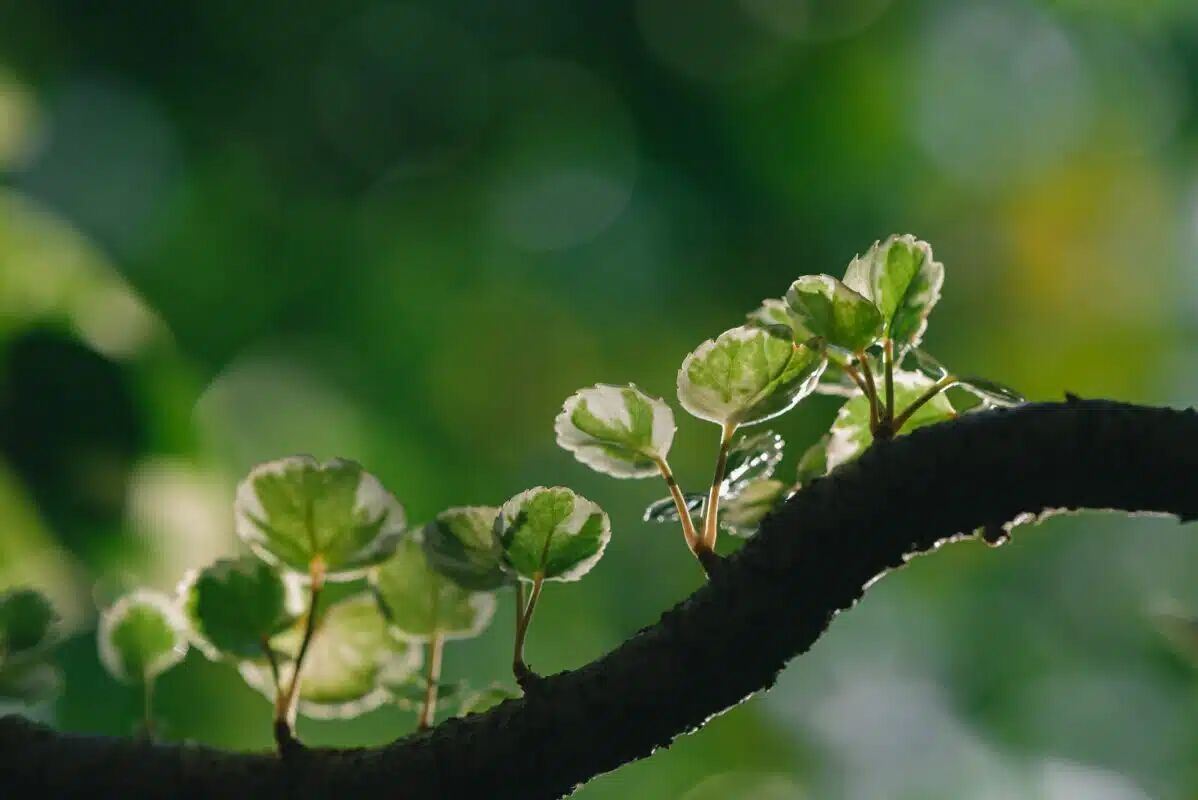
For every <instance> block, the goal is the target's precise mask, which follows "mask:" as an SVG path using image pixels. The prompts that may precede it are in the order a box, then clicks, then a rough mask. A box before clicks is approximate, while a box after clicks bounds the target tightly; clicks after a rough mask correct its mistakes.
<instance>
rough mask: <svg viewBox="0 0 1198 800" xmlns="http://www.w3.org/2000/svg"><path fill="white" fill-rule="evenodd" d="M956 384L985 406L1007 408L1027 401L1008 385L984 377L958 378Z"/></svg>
mask: <svg viewBox="0 0 1198 800" xmlns="http://www.w3.org/2000/svg"><path fill="white" fill-rule="evenodd" d="M956 385H957V386H959V387H961V388H962V389H964V390H965V391H967V392H969V393H970V394H972V395H973V396H975V397H977V398H978V399H979V400H981V401H982V402H983V403H984V404H985V405H987V406H991V407H994V406H997V407H998V408H1007V407H1010V406H1017V405H1019V404H1020V403H1025V402H1027V398H1026V397H1024V396H1023V395H1021V394H1020V393H1019V392H1017V391H1015V390H1014V389H1012V388H1011V387H1009V386H1004V385H1003V384H1001V383H998V382H997V381H991V380H986V379H985V378H959V379H958V380H957V382H956Z"/></svg>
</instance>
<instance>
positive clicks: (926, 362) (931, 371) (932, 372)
mask: <svg viewBox="0 0 1198 800" xmlns="http://www.w3.org/2000/svg"><path fill="white" fill-rule="evenodd" d="M911 357H912V359H913V360H914V361H915V369H916V371H917V372H920V373H923V374H924V375H925V376H927V377H929V378H931V379H932V380H934V381H938V380H940V379H942V378H947V377H948V367H946V366H944V365H943V364H941V363H940V362H939V361H937V360H936V358H935V357H934V356H933V355H932V354H931V353H929V352H928V351H926V350H920V349H919V348H918V347H915V348H912V350H911Z"/></svg>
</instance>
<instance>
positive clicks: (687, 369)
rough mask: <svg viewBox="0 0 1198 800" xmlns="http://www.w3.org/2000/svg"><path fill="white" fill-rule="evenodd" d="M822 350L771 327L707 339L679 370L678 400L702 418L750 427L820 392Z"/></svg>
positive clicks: (823, 363) (734, 330)
mask: <svg viewBox="0 0 1198 800" xmlns="http://www.w3.org/2000/svg"><path fill="white" fill-rule="evenodd" d="M827 363H828V361H827V358H826V357H825V355H824V352H823V350H822V349H820V348H817V347H813V346H810V345H807V344H799V343H796V342H794V341H793V340H791V339H789V338H786V337H783V336H779V335H778V333H777V332H776V331H774V330H772V329H763V328H752V327H744V326H742V327H739V328H732V329H731V330H727V331H724V332H723V333H721V334H720V335H719V336H718V337H716V338H715V339H708V340H707V341H706V342H704V343H703V344H701V345H699V347H698V348H697V349H696V350H695V351H694V352H692V353H691V354H690V355H688V356H687V357H686V359H685V360H684V361H683V362H682V368H681V369H680V370H678V399H679V401H681V403H682V407H683V408H685V409H686V410H687V411H689V412H690V413H691V414H693V415H695V416H696V417H698V418H699V419H705V420H708V421H710V422H715V423H717V424H720V425H751V424H753V423H756V422H763V421H765V420H767V419H771V418H773V417H776V416H778V415H779V414H782V413H785V412H786V411H789V410H790V409H791V408H793V407H794V406H795V404H796V403H798V402H799V401H800V400H802V399H803V398H804V397H806V396H807V395H809V394H811V392H812V391H813V390H814V389H815V385H816V383H818V382H819V378H820V375H821V374H822V373H823V371H824V367H825V366H827Z"/></svg>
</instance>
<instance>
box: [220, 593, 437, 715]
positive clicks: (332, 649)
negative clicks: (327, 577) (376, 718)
mask: <svg viewBox="0 0 1198 800" xmlns="http://www.w3.org/2000/svg"><path fill="white" fill-rule="evenodd" d="M302 638H303V623H302V622H299V623H297V624H296V625H294V626H293V627H291V628H290V629H288V630H287V631H286V632H284V633H282V634H280V635H279V636H276V637H275V638H274V639H273V640H271V646H272V648H273V649H274V650H275V651H276V652H277V653H279V654H280V655H281V656H282V657H283V658H284V659H285V660H284V661H283V663H281V664H280V665H279V675H280V678H281V680H282V681H283V683H284V685H287V684H288V683H289V682H290V681H291V676H292V674H293V673H294V670H295V661H294V659H295V655H296V653H297V652H298V650H299V647H300V643H301V640H302ZM422 661H423V657H422V652H421V648H420V647H419V646H417V645H414V644H412V643H410V642H405V641H403V640H402V639H401V638H400V637H399V636H397V635H396V634H395V632H394V631H393V629H392V628H391V625H390V624H389V622H388V620H387V618H386V617H385V616H384V615H383V612H382V610H381V609H380V608H379V604H378V602H377V601H376V600H375V597H374V595H373V594H372V593H370V592H361V593H359V594H356V595H352V596H351V597H348V598H346V599H344V600H341V601H339V602H336V603H334V604H333V605H331V606H329V607H328V608H327V609H326V610H325V611H324V613H323V614H322V615H321V616H320V621H319V623H318V624H317V627H316V632H315V633H314V634H313V636H312V641H311V643H310V644H309V645H308V652H307V655H305V656H304V666H303V674H302V675H301V676H300V685H299V702H298V704H297V707H298V709H299V712H300V713H301V714H303V715H305V716H307V717H312V718H314V719H345V718H349V717H356V716H358V715H360V714H364V713H366V712H367V711H372V710H374V709H376V708H378V707H379V706H381V705H383V704H384V703H386V702H387V701H388V699H390V697H391V694H390V692H389V691H388V689H387V686H391V685H397V684H400V683H402V682H403V681H405V680H407V679H408V678H410V677H411V676H412V675H414V674H415V673H416V671H417V670H418V669H420V665H421V662H422ZM240 672H241V676H242V678H244V679H245V681H246V683H248V684H249V685H250V686H252V687H253V688H255V689H257V690H258V691H260V692H262V693H263V694H264V695H266V696H267V697H268V698H272V697H273V696H274V691H275V686H274V681H273V679H272V677H271V674H270V668H269V666H268V665H267V664H266V663H265V661H263V660H254V661H243V662H241V664H240Z"/></svg>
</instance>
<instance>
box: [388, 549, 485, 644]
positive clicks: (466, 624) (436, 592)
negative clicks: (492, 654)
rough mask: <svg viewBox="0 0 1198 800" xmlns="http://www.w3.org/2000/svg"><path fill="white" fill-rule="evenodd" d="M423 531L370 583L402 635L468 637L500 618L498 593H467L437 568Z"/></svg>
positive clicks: (412, 638) (417, 639) (414, 637)
mask: <svg viewBox="0 0 1198 800" xmlns="http://www.w3.org/2000/svg"><path fill="white" fill-rule="evenodd" d="M422 539H423V533H422V532H421V531H415V532H413V533H412V534H410V535H409V536H408V537H407V538H405V539H404V541H402V542H400V544H399V547H397V548H396V549H395V553H394V554H393V555H392V556H391V557H390V558H389V559H387V560H386V561H384V562H383V563H382V564H380V565H379V566H378V568H377V569H375V570H373V571H371V573H370V584H371V586H373V587H374V591H375V593H376V594H377V595H378V598H379V602H380V603H381V604H382V606H383V610H384V611H385V612H386V614H387V618H388V619H389V620H390V621H391V625H392V626H393V627H394V628H395V630H396V632H397V633H398V634H399V635H400V637H402V638H404V639H407V640H410V641H414V642H427V641H429V640H430V639H432V638H433V637H434V636H436V635H438V634H439V635H441V636H442V637H443V638H445V639H468V638H471V637H473V636H477V635H478V634H480V633H482V631H483V629H484V628H486V627H487V625H488V624H490V622H491V618H492V617H493V616H495V595H494V594H492V593H491V592H472V591H470V590H469V589H463V588H462V587H461V586H459V585H458V584H457V583H455V582H454V581H452V580H450V579H449V578H448V577H446V576H445V575H443V574H441V573H440V572H438V571H437V570H435V569H433V566H432V564H430V563H429V559H428V557H427V556H426V555H425V548H424V546H423V543H422Z"/></svg>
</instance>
